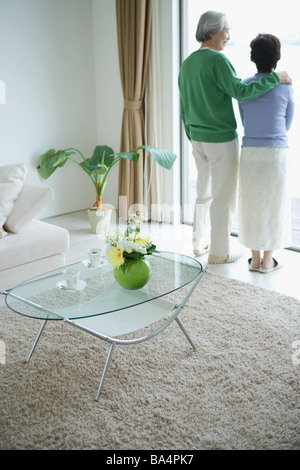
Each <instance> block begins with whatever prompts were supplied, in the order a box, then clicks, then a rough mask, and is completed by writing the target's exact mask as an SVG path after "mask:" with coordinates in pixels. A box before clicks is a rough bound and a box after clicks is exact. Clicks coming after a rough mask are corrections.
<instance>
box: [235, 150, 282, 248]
mask: <svg viewBox="0 0 300 470" xmlns="http://www.w3.org/2000/svg"><path fill="white" fill-rule="evenodd" d="M288 152H289V150H288V149H287V148H270V147H243V148H242V152H241V161H240V176H239V241H240V242H241V243H242V244H243V245H244V246H246V247H248V248H250V249H252V250H264V251H267V250H277V249H281V248H285V247H287V246H290V244H291V196H290V190H289V188H290V173H289V157H288Z"/></svg>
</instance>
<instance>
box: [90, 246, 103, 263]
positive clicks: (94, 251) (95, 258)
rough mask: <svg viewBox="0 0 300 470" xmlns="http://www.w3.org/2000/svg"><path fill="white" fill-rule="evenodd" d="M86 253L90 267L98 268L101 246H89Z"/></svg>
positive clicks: (101, 251) (101, 252)
mask: <svg viewBox="0 0 300 470" xmlns="http://www.w3.org/2000/svg"><path fill="white" fill-rule="evenodd" d="M87 253H88V257H89V266H90V267H91V268H98V267H99V266H100V263H101V259H102V254H103V250H102V248H90V249H89V250H88V252H87Z"/></svg>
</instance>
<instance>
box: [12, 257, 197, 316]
mask: <svg viewBox="0 0 300 470" xmlns="http://www.w3.org/2000/svg"><path fill="white" fill-rule="evenodd" d="M147 259H148V261H149V262H150V264H151V268H152V275H151V278H150V280H149V282H148V283H147V284H146V286H144V287H143V288H142V289H138V290H127V289H124V288H122V287H120V286H119V285H118V284H117V283H116V282H115V280H114V274H113V268H112V266H111V265H110V263H108V262H107V261H104V263H103V264H102V265H101V266H100V267H99V268H97V269H92V268H88V267H86V266H85V265H84V263H76V264H73V265H72V266H74V267H75V266H76V267H78V268H80V270H81V273H80V279H81V289H80V290H78V291H76V292H75V291H70V290H68V289H66V290H62V289H61V288H60V287H58V286H59V285H61V283H62V281H64V275H63V270H64V269H65V267H64V268H60V269H56V270H54V271H51V272H49V273H47V274H44V275H41V276H38V277H35V278H33V279H31V280H29V281H26V282H24V283H22V284H20V285H18V286H17V287H14V288H13V289H12V290H11V291H10V292H9V293H8V294H7V295H6V299H5V301H6V304H7V306H8V307H9V308H11V309H12V310H14V311H15V312H17V313H20V314H21V315H25V316H28V317H32V318H38V319H47V320H64V319H70V320H75V319H79V318H87V317H93V316H97V315H103V314H108V313H110V312H115V311H117V310H121V309H126V308H130V307H133V306H136V305H139V304H142V303H144V302H148V301H151V300H153V299H156V298H159V297H162V296H165V295H167V294H169V293H171V292H173V291H175V290H177V289H180V288H181V287H183V286H185V285H186V284H189V283H191V282H192V281H196V280H197V278H198V277H199V276H200V275H201V273H203V267H202V265H201V263H199V261H197V260H196V259H194V258H191V257H189V256H185V255H182V254H178V253H171V252H159V253H155V254H153V255H151V256H149V257H147Z"/></svg>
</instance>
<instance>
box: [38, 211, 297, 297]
mask: <svg viewBox="0 0 300 470" xmlns="http://www.w3.org/2000/svg"><path fill="white" fill-rule="evenodd" d="M46 221H48V222H50V223H53V224H56V225H60V226H62V227H65V228H67V229H68V230H69V232H70V240H71V245H70V250H69V252H68V253H67V256H66V257H67V263H72V262H77V261H82V260H84V259H85V258H86V250H87V249H88V248H91V247H93V246H103V247H105V241H104V236H103V235H95V234H92V233H91V230H90V225H89V221H88V217H87V212H86V211H79V212H73V213H70V214H66V215H60V216H57V217H51V218H48V219H46ZM143 231H147V232H148V233H150V234H151V236H152V240H153V243H155V244H156V245H157V249H159V250H165V251H177V252H179V253H184V254H187V255H189V256H193V252H192V245H191V237H192V227H191V226H189V225H176V226H174V225H169V224H158V223H151V224H144V226H143ZM232 246H233V247H235V246H236V247H238V242H237V238H236V237H232ZM239 248H240V246H239ZM244 250H245V255H244V257H243V258H242V259H240V260H239V261H238V262H236V263H230V264H221V265H210V266H209V271H210V272H214V273H217V274H221V275H222V276H226V277H230V278H233V279H239V280H241V281H243V282H249V283H251V284H254V285H257V286H260V287H263V288H266V289H270V290H274V291H277V292H280V293H282V294H284V295H288V296H293V297H297V298H298V299H300V282H299V281H300V277H299V272H298V269H299V266H300V253H299V252H294V251H290V250H282V251H280V252H275V257H276V258H277V259H278V260H279V261H280V262H282V263H283V267H282V268H281V269H279V270H277V271H274V272H272V273H269V274H260V273H255V272H249V271H248V268H247V260H248V258H249V257H250V251H249V250H248V249H246V248H244ZM207 257H208V255H207V254H206V255H203V256H202V257H199V258H198V259H199V261H200V262H201V263H202V264H203V265H206V264H207Z"/></svg>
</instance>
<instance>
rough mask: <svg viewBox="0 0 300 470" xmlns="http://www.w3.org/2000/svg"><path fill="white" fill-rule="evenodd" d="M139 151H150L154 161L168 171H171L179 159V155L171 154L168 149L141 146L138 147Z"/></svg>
mask: <svg viewBox="0 0 300 470" xmlns="http://www.w3.org/2000/svg"><path fill="white" fill-rule="evenodd" d="M139 149H146V150H148V151H149V152H150V153H151V155H152V157H153V158H154V160H155V161H156V162H157V163H158V164H159V165H160V166H162V167H163V168H166V169H167V170H170V169H171V168H172V166H173V164H174V162H175V160H176V158H177V155H175V153H172V152H170V151H169V150H166V149H161V148H158V147H151V146H150V145H141V146H140V147H138V148H137V149H136V150H139Z"/></svg>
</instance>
